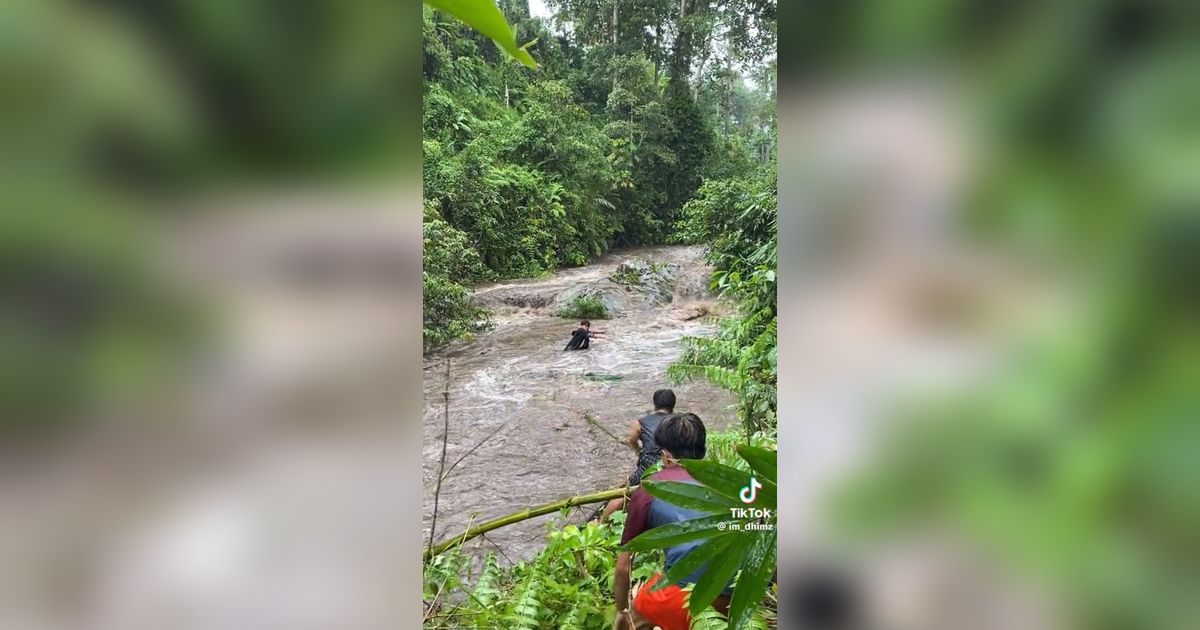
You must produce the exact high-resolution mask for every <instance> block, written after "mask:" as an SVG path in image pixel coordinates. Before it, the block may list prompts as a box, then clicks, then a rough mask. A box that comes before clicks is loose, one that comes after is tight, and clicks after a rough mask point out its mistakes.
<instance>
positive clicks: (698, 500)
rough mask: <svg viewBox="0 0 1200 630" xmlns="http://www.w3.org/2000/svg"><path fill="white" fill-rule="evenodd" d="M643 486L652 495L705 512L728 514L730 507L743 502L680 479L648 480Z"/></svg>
mask: <svg viewBox="0 0 1200 630" xmlns="http://www.w3.org/2000/svg"><path fill="white" fill-rule="evenodd" d="M642 488H643V489H644V490H645V491H646V492H648V493H650V496H652V497H655V498H658V499H662V500H663V501H666V502H667V503H670V504H672V505H677V506H679V507H681V508H684V509H687V510H697V511H699V512H704V513H705V514H727V513H728V512H729V508H731V507H740V506H741V502H740V501H738V500H735V499H732V498H730V497H726V496H723V495H721V494H718V493H717V492H714V491H713V490H712V489H711V488H706V487H704V486H702V485H699V484H694V483H683V482H679V481H646V482H644V483H643V484H642Z"/></svg>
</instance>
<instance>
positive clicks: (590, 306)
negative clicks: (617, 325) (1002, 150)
mask: <svg viewBox="0 0 1200 630" xmlns="http://www.w3.org/2000/svg"><path fill="white" fill-rule="evenodd" d="M554 314H555V315H557V316H559V317H564V318H567V319H608V316H609V312H608V307H607V306H605V305H604V302H601V301H600V298H598V297H596V296H594V295H577V296H575V297H574V298H572V299H571V301H570V302H567V303H566V304H563V305H562V306H560V307H558V310H556V311H554Z"/></svg>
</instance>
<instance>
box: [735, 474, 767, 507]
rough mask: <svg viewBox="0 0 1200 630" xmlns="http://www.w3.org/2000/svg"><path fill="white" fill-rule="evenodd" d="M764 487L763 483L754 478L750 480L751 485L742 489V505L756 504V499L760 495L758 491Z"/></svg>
mask: <svg viewBox="0 0 1200 630" xmlns="http://www.w3.org/2000/svg"><path fill="white" fill-rule="evenodd" d="M761 487H763V486H762V484H761V483H758V480H757V479H755V478H754V477H751V478H750V485H748V486H746V487H744V488H742V493H741V494H740V495H739V496H740V497H741V499H742V503H754V498H755V497H756V496H757V494H758V489H759V488H761Z"/></svg>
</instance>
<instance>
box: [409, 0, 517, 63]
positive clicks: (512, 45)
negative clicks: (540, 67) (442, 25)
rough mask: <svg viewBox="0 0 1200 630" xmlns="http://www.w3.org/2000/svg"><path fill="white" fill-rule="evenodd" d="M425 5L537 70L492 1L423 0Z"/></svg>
mask: <svg viewBox="0 0 1200 630" xmlns="http://www.w3.org/2000/svg"><path fill="white" fill-rule="evenodd" d="M425 4H428V5H429V6H431V7H433V8H435V9H441V10H442V11H445V12H446V13H449V14H450V15H453V16H454V17H456V18H458V19H460V20H462V21H463V22H465V23H466V24H467V25H468V26H470V27H471V28H473V29H475V30H477V31H479V32H480V33H483V34H484V35H486V36H488V37H490V38H491V39H492V41H494V42H496V45H498V46H500V48H501V49H502V50H504V52H506V53H508V54H509V55H511V56H512V57H513V58H515V59H516V60H517V61H520V62H521V63H522V64H524V65H526V66H528V67H530V68H537V63H536V62H535V61H534V60H533V57H531V56H530V55H529V53H528V52H527V51H526V50H525V48H524V47H518V46H517V39H516V37H515V36H514V35H513V31H512V29H511V28H509V26H508V22H507V21H506V20H505V19H504V14H503V13H501V12H500V9H499V8H497V7H496V3H495V2H493V1H492V0H425ZM528 45H529V44H526V46H528Z"/></svg>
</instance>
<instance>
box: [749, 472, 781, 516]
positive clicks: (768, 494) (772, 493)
mask: <svg viewBox="0 0 1200 630" xmlns="http://www.w3.org/2000/svg"><path fill="white" fill-rule="evenodd" d="M759 483H761V484H762V487H761V488H759V489H758V496H757V497H756V498H755V499H754V504H753V505H750V506H747V507H759V508H767V509H770V510H772V511H774V509H775V505H776V503H777V499H776V496H777V495H778V487H777V486H776V485H775V482H773V481H770V480H769V479H760V480H759Z"/></svg>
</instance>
